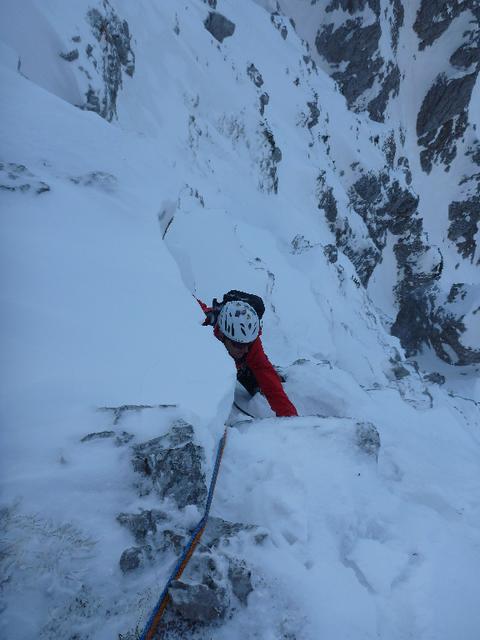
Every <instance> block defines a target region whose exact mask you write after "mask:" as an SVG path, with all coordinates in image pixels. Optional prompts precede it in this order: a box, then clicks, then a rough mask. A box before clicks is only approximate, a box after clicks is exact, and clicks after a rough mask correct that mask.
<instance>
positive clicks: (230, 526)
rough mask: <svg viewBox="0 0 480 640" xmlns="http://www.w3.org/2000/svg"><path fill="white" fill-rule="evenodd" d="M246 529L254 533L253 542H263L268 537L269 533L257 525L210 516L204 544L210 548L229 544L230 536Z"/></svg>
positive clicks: (203, 540) (203, 539) (203, 538)
mask: <svg viewBox="0 0 480 640" xmlns="http://www.w3.org/2000/svg"><path fill="white" fill-rule="evenodd" d="M242 531H246V532H248V533H250V534H251V535H252V542H254V543H255V544H262V543H263V542H264V541H265V539H266V538H267V537H268V533H266V532H265V531H262V530H261V529H260V528H259V527H257V525H254V524H244V523H243V522H228V521H227V520H223V519H222V518H215V517H213V516H210V517H209V519H208V522H207V526H206V527H205V532H204V534H203V537H202V544H204V545H206V546H207V547H209V548H212V547H216V546H219V545H220V544H221V545H225V546H228V544H229V540H230V538H232V537H234V536H236V535H238V534H239V533H240V532H242Z"/></svg>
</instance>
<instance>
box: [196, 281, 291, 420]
mask: <svg viewBox="0 0 480 640" xmlns="http://www.w3.org/2000/svg"><path fill="white" fill-rule="evenodd" d="M196 300H197V302H198V303H199V305H200V306H201V307H202V309H203V311H204V313H205V321H204V323H203V324H204V325H207V326H208V325H210V326H213V333H214V335H215V337H216V338H218V340H220V342H223V344H224V345H225V348H226V350H227V351H228V353H229V355H230V356H231V357H232V358H233V360H234V361H235V365H236V367H237V380H238V381H239V382H240V384H241V385H242V386H243V387H245V389H246V390H247V391H248V393H249V394H250V395H251V396H253V395H255V393H257V391H260V392H261V393H262V394H263V395H264V396H265V398H266V399H267V401H268V404H269V405H270V407H271V408H272V410H273V411H274V412H275V414H276V415H277V416H279V417H288V416H296V415H298V414H297V410H296V409H295V407H294V406H293V404H292V403H291V402H290V400H289V399H288V396H287V394H286V393H285V391H284V389H283V387H282V382H281V380H280V378H279V376H278V374H277V372H276V371H275V369H274V368H273V366H272V364H271V362H270V360H269V359H268V358H267V356H266V354H265V352H264V350H263V345H262V341H261V340H260V335H261V333H262V330H261V322H260V321H261V318H262V316H263V313H264V311H265V306H264V304H263V300H262V299H261V298H260V297H259V296H255V295H253V294H250V293H244V292H243V291H236V290H232V291H229V292H228V293H226V294H225V295H224V296H223V300H222V302H221V303H219V302H217V300H216V298H214V300H213V302H212V306H211V307H208V306H207V305H206V304H205V303H204V302H202V301H201V300H199V299H198V298H196Z"/></svg>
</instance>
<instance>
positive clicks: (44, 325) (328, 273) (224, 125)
mask: <svg viewBox="0 0 480 640" xmlns="http://www.w3.org/2000/svg"><path fill="white" fill-rule="evenodd" d="M107 5H108V6H110V7H113V9H114V10H115V11H116V12H117V13H118V15H119V16H121V18H122V19H125V20H127V21H128V25H129V29H130V32H131V34H132V38H133V40H132V42H133V49H134V50H135V59H136V66H135V73H134V74H133V76H132V77H129V76H124V78H123V84H122V87H121V90H120V92H119V95H118V100H117V105H116V109H117V114H118V119H113V121H112V122H111V123H109V122H107V121H106V120H104V119H102V118H100V117H99V116H98V115H97V114H95V113H92V112H90V111H86V110H81V109H79V108H78V107H77V106H76V105H78V104H80V99H81V97H82V92H84V89H85V87H84V85H85V74H84V73H83V72H82V71H81V70H80V71H79V69H78V67H77V66H75V65H76V64H77V63H76V62H75V61H72V62H69V61H68V60H65V59H63V58H61V57H59V56H58V55H57V54H58V53H59V52H60V51H59V50H60V49H61V50H62V51H63V52H65V51H68V50H69V48H70V47H71V46H77V44H78V42H77V41H75V40H73V41H72V40H71V39H72V38H74V37H75V38H78V37H80V38H81V43H82V46H83V45H84V44H85V42H87V41H88V38H89V37H91V36H89V33H90V26H89V24H88V22H87V21H86V19H85V15H86V13H87V11H88V10H89V9H90V5H89V4H88V3H86V2H78V3H75V5H68V4H65V3H61V2H58V1H57V0H48V2H34V1H33V0H30V1H29V2H25V3H22V7H21V8H20V9H19V8H18V6H17V5H16V3H13V2H12V3H11V2H6V3H4V4H3V5H2V8H1V13H2V15H3V18H4V19H3V20H1V21H0V23H1V24H3V27H2V31H1V35H2V47H1V60H2V65H1V70H0V72H1V84H2V88H3V91H2V94H1V97H0V100H1V104H0V112H1V114H2V119H1V148H2V152H3V158H4V160H3V163H2V167H1V168H2V172H1V173H0V177H1V180H0V183H1V184H2V185H3V189H2V191H1V193H0V197H1V201H2V203H1V225H2V274H3V276H2V289H1V297H2V298H1V302H2V309H3V313H2V319H1V332H2V338H3V348H2V371H3V379H4V384H3V385H2V402H1V412H2V425H3V428H2V435H1V451H2V454H1V456H2V467H1V468H2V471H1V476H2V489H3V490H2V546H3V551H2V556H1V557H2V560H1V562H2V571H3V572H4V575H5V580H4V582H3V585H2V603H1V604H0V615H1V621H0V629H2V633H3V635H5V637H8V638H12V639H14V640H17V639H18V640H22V639H24V638H27V637H28V638H31V637H39V638H45V639H47V638H54V637H58V636H59V635H60V636H62V637H69V634H70V635H71V636H72V637H73V636H74V635H75V634H76V637H78V638H82V639H83V638H85V639H86V638H95V639H98V640H101V639H103V638H105V639H106V638H112V637H127V636H126V635H125V634H127V633H128V632H129V631H131V632H132V633H133V630H134V629H135V627H137V629H140V628H141V627H142V625H143V624H144V623H145V620H146V617H147V615H148V613H149V612H150V610H151V607H152V606H153V603H154V602H155V600H156V598H157V596H158V593H159V591H160V590H161V588H162V587H163V583H164V581H165V579H166V577H167V575H168V574H169V571H170V570H171V566H172V562H173V560H174V554H173V552H172V551H169V552H168V553H167V555H166V556H164V557H162V559H161V560H158V559H157V561H154V562H152V563H151V564H150V565H149V566H146V567H144V568H142V569H141V570H138V571H136V572H132V573H130V574H123V573H122V572H121V571H120V568H119V564H118V562H119V558H120V556H121V554H122V551H123V550H124V549H125V548H126V547H128V546H129V545H131V537H130V535H129V534H128V532H127V531H125V530H124V529H123V528H122V527H121V526H120V525H119V524H118V523H117V521H116V516H117V515H118V514H119V513H120V512H126V511H130V512H132V511H138V510H140V509H153V508H158V507H159V506H161V508H164V509H167V510H168V509H170V512H169V517H171V519H172V521H173V520H174V518H176V519H177V520H176V521H175V522H176V524H177V525H178V524H179V523H181V524H182V525H183V526H185V527H188V526H191V525H193V524H194V523H195V522H196V521H197V520H198V518H199V511H198V509H197V507H196V506H194V505H188V506H187V507H185V509H183V510H180V512H176V511H175V510H174V509H173V507H171V505H169V504H168V503H166V504H160V505H159V501H158V499H157V498H155V496H153V495H152V494H150V495H139V494H138V492H137V491H136V490H135V485H136V476H135V474H134V471H133V469H132V467H131V461H130V457H131V453H130V448H129V446H126V443H125V442H124V441H125V433H124V432H128V434H131V435H133V440H132V443H134V444H135V443H141V442H144V441H146V440H149V439H151V438H154V437H157V436H161V435H163V434H165V433H166V432H167V430H168V429H169V426H170V425H171V423H172V421H173V420H175V419H178V418H182V419H184V420H187V421H189V422H191V423H192V424H193V425H194V428H195V441H196V442H197V443H198V444H199V445H201V446H202V447H203V448H204V450H205V471H206V473H207V476H209V474H210V472H211V464H212V458H213V455H214V451H215V448H216V444H217V441H218V438H219V437H220V435H221V433H222V432H223V425H224V422H225V420H226V419H227V416H228V414H229V411H230V406H231V401H232V399H233V393H234V388H235V374H234V368H233V364H232V362H231V360H230V359H229V357H228V355H227V354H226V352H225V350H224V348H223V347H222V345H221V344H220V343H219V342H218V341H217V340H215V339H213V337H212V335H211V330H210V329H209V328H204V327H202V326H201V322H202V313H201V311H200V308H199V307H198V305H197V303H196V302H195V299H194V297H193V296H192V294H195V295H197V296H199V297H200V298H202V299H203V300H205V301H207V302H210V300H211V299H212V297H214V296H217V297H218V296H220V295H221V294H222V293H223V292H225V291H226V290H227V289H230V288H239V289H242V290H249V291H253V292H255V293H258V294H259V295H261V296H262V297H263V298H264V300H265V302H266V305H267V311H266V314H265V318H264V336H263V337H264V344H265V349H266V351H267V353H268V354H269V356H270V358H271V359H272V361H273V362H274V363H275V364H277V365H279V366H281V367H282V368H283V370H284V372H285V374H286V377H287V381H286V383H285V387H286V390H287V393H288V394H289V396H290V397H291V398H292V400H293V402H294V403H295V405H296V406H297V408H298V411H299V414H300V415H301V416H302V417H300V418H295V419H277V418H268V419H266V420H263V421H258V422H253V423H250V424H243V425H237V427H234V428H232V429H230V430H229V437H228V443H227V449H226V452H225V457H224V462H223V464H222V469H221V474H220V478H219V482H218V488H217V494H216V497H215V501H214V506H213V515H214V516H218V517H221V518H224V519H227V520H231V521H233V522H244V523H252V524H255V525H258V526H259V527H261V528H262V530H263V531H266V532H267V534H268V538H267V540H266V542H265V543H264V545H261V546H256V545H253V544H251V543H250V542H249V539H248V538H242V537H240V538H238V539H236V540H235V541H234V542H232V545H233V547H234V549H233V550H234V551H235V553H237V554H238V555H239V557H242V558H243V559H244V560H245V562H247V564H248V566H249V567H251V570H252V576H253V578H252V580H253V586H254V591H253V592H252V593H251V594H250V595H249V597H248V606H247V607H246V608H244V607H241V606H238V607H237V611H236V613H235V615H234V616H233V617H231V618H229V619H227V620H226V621H225V622H224V624H223V625H222V626H220V627H213V628H211V629H208V630H206V631H205V632H204V634H203V635H202V633H203V632H201V633H200V636H199V637H205V638H206V637H209V638H225V639H232V640H234V639H236V638H252V639H253V638H259V637H261V638H272V640H273V639H275V640H276V639H277V638H293V637H296V638H298V639H300V638H301V639H305V640H308V639H310V638H312V639H313V638H319V637H326V638H350V637H355V638H385V639H389V640H390V639H391V638H399V639H402V638H407V637H415V638H422V639H425V640H426V639H430V638H431V639H434V638H435V640H437V639H445V640H447V639H450V638H453V637H461V638H465V639H472V640H474V639H475V638H477V637H478V634H479V632H480V616H479V614H478V611H477V608H476V606H475V603H476V594H477V593H478V589H477V586H476V575H478V571H479V569H480V536H479V533H478V532H479V524H480V503H479V501H478V480H479V475H480V469H479V463H478V460H479V456H478V453H479V447H480V437H479V431H478V428H479V426H480V419H479V415H478V402H479V401H480V390H479V387H478V382H476V380H475V379H474V378H470V377H466V376H465V377H463V378H461V377H459V376H460V374H459V373H458V372H455V373H454V374H452V375H451V377H450V375H449V373H446V374H445V375H446V376H447V378H449V379H448V380H447V383H446V385H445V387H441V386H438V385H436V384H434V383H432V382H431V381H429V380H428V379H427V378H426V377H425V375H424V374H422V373H421V372H419V370H418V368H416V367H415V365H414V364H413V363H411V362H409V361H406V360H405V359H404V356H403V352H402V350H401V347H400V345H399V343H398V340H397V339H396V338H394V337H392V336H391V335H390V334H389V333H388V330H387V329H386V328H385V326H384V324H383V316H382V314H381V313H380V312H379V311H378V309H377V308H376V307H375V306H374V305H373V303H372V302H371V300H370V298H369V295H368V294H367V292H366V291H365V289H364V288H363V287H362V286H361V284H360V282H359V280H358V278H357V275H356V272H355V269H354V267H353V265H352V264H351V262H350V261H349V259H348V258H347V257H346V256H344V255H343V254H342V253H341V252H338V256H337V259H336V260H334V259H332V257H331V256H332V249H333V247H332V243H334V237H333V235H332V234H331V232H330V230H329V228H328V225H327V223H326V221H325V218H324V217H323V215H321V214H320V213H319V211H318V208H317V195H318V194H317V193H316V189H317V178H318V175H319V173H320V172H321V171H325V172H326V173H327V174H328V177H329V184H333V186H334V188H335V192H336V196H337V200H338V202H339V203H341V204H342V205H343V206H344V207H345V208H346V207H347V197H346V193H345V188H344V181H345V180H346V177H345V174H344V175H343V176H342V175H340V169H339V167H342V171H344V172H346V171H348V167H349V166H350V165H351V163H354V162H355V161H357V160H359V159H361V160H362V163H364V164H366V165H368V166H369V167H370V168H372V169H377V168H380V167H381V165H382V162H383V160H382V157H381V154H380V153H379V152H378V150H377V149H376V147H375V145H373V144H372V143H371V141H370V136H371V135H372V134H373V133H374V132H375V125H373V124H367V123H366V121H365V120H364V119H362V118H360V117H359V116H358V115H356V114H352V113H351V112H349V111H348V109H347V107H346V104H345V101H344V99H343V98H342V97H341V96H340V94H339V93H338V92H337V91H336V88H335V85H334V83H333V81H332V80H331V79H330V78H329V77H328V76H327V75H326V74H325V73H323V72H322V71H318V72H317V71H314V70H313V67H312V66H311V64H310V63H309V62H308V60H305V59H304V57H303V56H304V55H305V56H306V54H307V52H306V49H305V46H304V44H303V43H302V42H301V41H300V40H299V38H298V37H297V36H296V34H295V32H294V31H293V30H292V29H291V28H289V30H288V37H287V38H286V39H284V38H283V36H282V33H281V27H282V25H283V22H282V21H284V22H285V25H286V26H287V27H288V21H287V20H286V19H284V18H281V17H277V18H276V20H273V21H272V19H271V16H270V14H269V13H268V12H267V11H266V10H265V9H264V8H263V7H262V6H260V5H259V4H257V3H254V2H243V3H237V2H233V1H232V0H230V1H227V0H225V1H224V2H218V7H217V8H218V10H219V11H221V12H222V13H223V14H225V15H226V16H227V17H228V18H229V19H230V20H231V21H233V22H234V23H235V32H234V35H233V36H232V37H229V38H226V39H225V40H224V41H223V43H221V44H220V43H218V42H217V41H216V40H215V39H214V38H213V37H212V36H211V35H210V34H209V33H208V32H207V30H206V29H205V28H204V25H203V21H204V20H205V19H206V17H207V15H208V11H209V7H208V5H206V4H204V3H202V2H200V1H199V0H192V1H191V2H190V1H189V2H185V3H182V4H181V5H179V4H178V3H177V2H174V1H173V0H169V1H165V2H162V3H161V4H159V3H154V2H150V1H148V0H142V1H141V2H140V1H139V2H137V3H135V4H133V3H130V2H126V1H125V0H116V1H115V2H113V0H112V2H110V3H107ZM102 7H103V9H105V7H106V5H105V4H102V3H98V10H99V11H101V10H103V9H102ZM7 24H10V25H11V28H7V27H6V26H5V25H7ZM71 42H73V43H74V44H71ZM78 46H80V45H78ZM19 62H20V64H19ZM252 64H253V65H254V66H255V67H256V68H257V71H258V72H260V73H261V76H262V79H263V85H261V86H260V87H258V86H256V84H255V83H254V82H253V81H252V79H251V77H250V75H251V74H249V73H248V69H249V67H250V65H252ZM19 69H20V72H19ZM92 73H93V72H92ZM92 82H93V81H92ZM264 92H267V93H268V97H269V99H268V104H267V105H264V112H263V113H261V110H260V105H261V104H262V103H261V102H260V96H261V94H262V93H264ZM318 96H320V99H319V100H317V98H318ZM312 101H313V102H315V103H317V104H318V108H319V110H320V113H319V119H318V122H317V123H313V120H312V119H311V118H312V117H313V115H312V112H311V110H310V108H309V106H308V103H309V102H312ZM314 131H315V132H316V133H318V134H319V135H315V136H314V135H313V132H314ZM354 132H355V133H354ZM322 135H325V136H327V137H328V141H327V142H325V141H323V139H322ZM327 147H328V149H329V150H328V153H327ZM276 149H278V150H280V151H281V154H280V158H281V159H280V160H279V153H278V151H275V150H276ZM21 167H24V168H23V169H22V168H21ZM12 176H13V177H12ZM27 184H28V185H29V187H28V188H27V187H26V186H25V185H27ZM22 186H23V188H22ZM353 224H354V222H353V220H352V225H353ZM356 224H357V225H359V226H360V227H361V221H357V223H356ZM362 224H363V223H362ZM356 231H357V233H358V236H361V234H362V229H361V228H359V229H357V230H356ZM378 288H379V296H382V299H383V300H385V301H386V302H385V305H388V300H389V292H387V291H385V290H384V289H383V290H382V283H381V281H379V284H378ZM437 370H438V369H437ZM450 378H451V379H450ZM460 396H462V397H460ZM251 402H252V404H251V406H252V407H253V408H254V409H255V410H256V411H259V412H264V415H268V410H267V409H266V408H265V406H262V399H258V398H254V399H253V400H252V401H251ZM162 405H168V406H162ZM263 405H264V403H263ZM112 408H113V409H112ZM114 408H117V413H115V411H114ZM119 408H120V409H121V408H124V409H125V410H124V411H123V413H122V412H120V413H118V409H119ZM119 415H120V416H121V420H120V421H117V420H116V417H117V416H119ZM362 424H364V425H365V424H373V425H374V427H375V428H376V430H377V431H378V433H379V436H380V449H379V450H378V452H377V454H378V461H377V459H376V455H375V452H374V453H373V454H372V452H371V451H370V454H369V452H368V451H367V452H366V451H365V450H364V447H363V448H362V446H361V438H360V440H359V435H358V433H359V431H358V429H359V428H361V427H359V426H358V425H362ZM103 430H113V431H115V433H116V436H117V440H116V441H115V440H113V439H108V438H106V439H98V440H93V441H88V442H81V439H82V438H83V437H84V436H85V435H86V434H88V433H91V432H100V431H103ZM122 438H123V440H122ZM115 442H116V443H117V445H118V446H115ZM25 612H27V615H26V614H25ZM118 634H122V636H119V635H118ZM131 637H135V636H134V635H132V636H131Z"/></svg>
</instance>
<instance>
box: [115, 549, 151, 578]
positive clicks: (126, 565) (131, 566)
mask: <svg viewBox="0 0 480 640" xmlns="http://www.w3.org/2000/svg"><path fill="white" fill-rule="evenodd" d="M149 552H150V548H149V547H130V548H129V549H125V551H124V552H123V553H122V555H121V557H120V569H121V570H122V572H123V573H130V571H135V569H139V568H140V567H142V566H144V565H145V564H146V561H147V560H148V557H149V555H150V553H149Z"/></svg>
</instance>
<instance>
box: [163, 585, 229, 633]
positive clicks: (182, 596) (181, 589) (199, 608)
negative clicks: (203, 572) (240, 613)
mask: <svg viewBox="0 0 480 640" xmlns="http://www.w3.org/2000/svg"><path fill="white" fill-rule="evenodd" d="M168 593H169V595H170V598H171V608H172V610H173V612H174V613H176V614H178V615H179V616H181V617H182V618H184V619H185V620H188V621H189V622H200V623H209V624H211V623H214V622H220V621H221V620H223V619H224V618H225V615H226V613H227V611H228V607H229V604H230V601H229V598H228V594H227V591H226V589H224V588H222V587H219V586H216V585H215V586H211V587H208V586H207V585H205V584H190V583H187V582H183V581H182V580H175V581H173V582H172V585H171V587H170V589H169V590H168Z"/></svg>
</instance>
